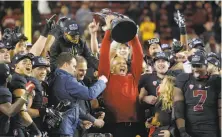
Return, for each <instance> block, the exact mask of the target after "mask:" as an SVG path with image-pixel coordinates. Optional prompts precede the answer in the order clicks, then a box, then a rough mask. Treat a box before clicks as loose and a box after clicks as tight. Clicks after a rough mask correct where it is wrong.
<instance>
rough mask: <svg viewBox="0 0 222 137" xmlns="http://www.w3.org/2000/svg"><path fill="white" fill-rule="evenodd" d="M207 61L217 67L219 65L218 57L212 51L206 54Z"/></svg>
mask: <svg viewBox="0 0 222 137" xmlns="http://www.w3.org/2000/svg"><path fill="white" fill-rule="evenodd" d="M207 61H208V62H209V63H211V64H213V65H215V66H217V67H221V66H220V64H221V63H220V59H219V57H218V56H217V54H215V53H213V52H210V53H208V54H207Z"/></svg>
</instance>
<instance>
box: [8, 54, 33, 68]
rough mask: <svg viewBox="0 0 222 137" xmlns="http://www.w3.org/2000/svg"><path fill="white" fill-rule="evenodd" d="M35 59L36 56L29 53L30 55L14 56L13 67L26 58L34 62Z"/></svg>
mask: <svg viewBox="0 0 222 137" xmlns="http://www.w3.org/2000/svg"><path fill="white" fill-rule="evenodd" d="M33 57H34V55H33V54H32V53H28V54H21V53H18V54H16V55H14V57H13V58H12V65H15V64H17V63H18V62H20V61H21V60H23V59H25V58H28V59H30V60H32V59H33Z"/></svg>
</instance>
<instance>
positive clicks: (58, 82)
mask: <svg viewBox="0 0 222 137" xmlns="http://www.w3.org/2000/svg"><path fill="white" fill-rule="evenodd" d="M53 77H54V78H53V79H51V81H49V86H50V88H51V91H52V94H51V95H52V98H51V99H50V98H49V104H53V103H52V102H53V101H55V100H58V101H61V100H64V99H68V100H70V101H71V107H70V108H69V109H68V110H66V111H65V112H64V115H63V121H62V123H61V125H60V127H59V134H62V135H73V134H74V132H75V130H76V127H77V125H78V122H79V114H80V112H79V110H80V108H79V104H78V101H79V99H82V100H90V99H95V98H96V97H97V96H98V95H99V94H100V93H101V92H102V91H103V90H104V89H105V88H106V84H105V83H104V82H103V81H101V80H98V81H97V82H96V83H95V84H94V85H93V86H91V87H89V88H88V87H86V86H83V85H82V84H81V83H79V82H78V81H77V80H76V78H75V77H73V76H72V75H71V74H69V73H68V72H66V71H64V70H61V69H56V70H55V72H54V74H53ZM50 102H51V103H50ZM54 105H55V104H54Z"/></svg>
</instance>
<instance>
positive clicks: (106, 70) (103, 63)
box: [98, 30, 111, 78]
mask: <svg viewBox="0 0 222 137" xmlns="http://www.w3.org/2000/svg"><path fill="white" fill-rule="evenodd" d="M110 44H111V31H110V30H107V31H106V33H105V36H104V38H103V40H102V46H101V49H100V58H99V69H98V73H99V76H101V75H105V76H106V77H107V78H108V77H109V74H110V56H109V52H110Z"/></svg>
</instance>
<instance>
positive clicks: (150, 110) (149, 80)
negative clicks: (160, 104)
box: [137, 73, 161, 121]
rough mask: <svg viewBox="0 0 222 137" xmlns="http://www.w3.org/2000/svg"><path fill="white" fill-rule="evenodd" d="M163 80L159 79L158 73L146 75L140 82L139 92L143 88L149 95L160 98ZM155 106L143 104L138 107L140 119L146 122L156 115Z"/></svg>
mask: <svg viewBox="0 0 222 137" xmlns="http://www.w3.org/2000/svg"><path fill="white" fill-rule="evenodd" d="M160 83H161V79H160V78H159V77H157V74H156V73H152V74H144V75H142V76H141V78H140V81H139V86H138V88H139V91H140V89H141V88H145V89H146V90H147V91H148V95H153V96H158V90H159V84H160ZM154 109H155V107H154V105H150V104H144V103H143V104H142V105H139V106H138V111H137V115H138V119H139V120H140V121H144V120H146V119H147V118H150V117H151V116H153V115H154Z"/></svg>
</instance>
